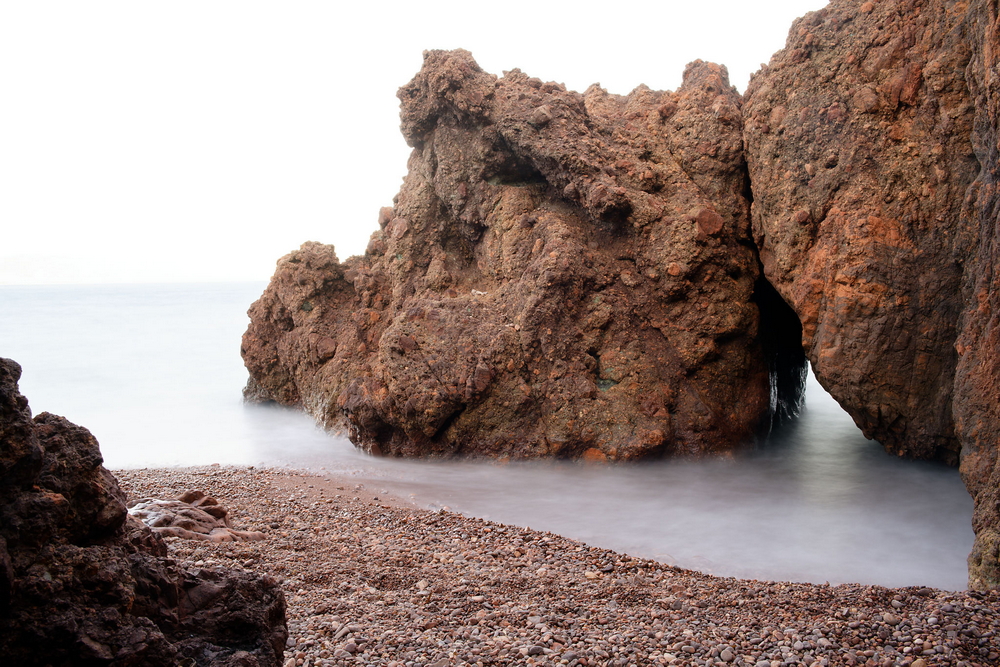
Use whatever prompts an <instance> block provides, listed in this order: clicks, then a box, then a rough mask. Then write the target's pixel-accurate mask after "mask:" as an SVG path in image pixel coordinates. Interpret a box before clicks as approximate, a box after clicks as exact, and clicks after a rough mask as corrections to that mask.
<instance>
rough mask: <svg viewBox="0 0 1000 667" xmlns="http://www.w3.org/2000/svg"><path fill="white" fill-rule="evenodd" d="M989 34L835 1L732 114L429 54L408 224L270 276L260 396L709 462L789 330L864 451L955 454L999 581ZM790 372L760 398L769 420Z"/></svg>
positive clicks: (409, 106)
mask: <svg viewBox="0 0 1000 667" xmlns="http://www.w3.org/2000/svg"><path fill="white" fill-rule="evenodd" d="M998 25H1000V19H998V16H997V9H996V7H995V5H994V4H993V3H989V2H986V1H985V0H974V1H973V2H969V3H967V2H958V1H957V0H956V1H952V0H881V1H879V2H858V1H857V0H833V2H831V3H830V5H829V6H827V7H826V8H825V9H823V10H820V11H818V12H813V13H811V14H809V15H807V16H806V17H804V18H802V19H800V20H799V21H797V22H796V23H795V24H794V26H793V28H792V31H791V33H790V36H789V40H788V44H787V46H786V48H785V49H784V50H783V51H781V52H779V53H778V54H776V55H775V57H774V58H773V59H772V61H771V64H770V65H768V66H766V67H765V68H764V69H763V70H762V71H761V72H759V73H758V74H757V75H756V76H755V77H754V78H753V80H752V81H751V84H750V87H749V88H748V91H747V95H746V98H745V100H741V99H740V98H739V97H738V96H737V95H736V94H735V93H733V92H732V91H731V89H730V88H729V86H728V83H726V81H725V77H724V75H723V74H722V72H721V71H720V70H719V69H718V68H716V67H715V66H711V65H706V64H704V63H695V64H694V65H692V66H691V68H690V69H689V71H688V73H687V76H686V79H685V83H684V86H683V87H682V88H681V89H680V90H679V91H677V92H676V93H657V92H653V91H649V90H647V89H645V88H640V89H638V90H637V91H635V92H633V93H632V94H631V95H629V96H628V97H624V98H623V97H616V96H611V95H607V94H606V93H604V92H603V91H601V90H600V89H598V88H592V89H590V90H588V91H587V92H586V93H585V94H584V95H582V96H580V95H577V94H575V93H570V92H566V91H564V90H563V89H562V88H561V87H560V86H558V85H555V84H543V83H542V82H540V81H538V80H533V79H529V78H527V77H526V76H525V75H523V74H521V73H520V72H518V71H515V72H512V73H510V74H508V75H507V76H505V77H504V78H502V79H496V78H494V77H491V76H490V75H488V74H484V73H483V72H481V71H480V70H479V68H478V67H476V65H475V63H474V62H473V61H472V60H471V58H470V57H469V56H468V54H465V53H464V52H451V53H443V52H432V53H430V54H428V57H427V61H426V64H425V68H424V70H423V71H422V72H421V73H420V74H419V75H418V76H417V78H416V79H414V81H413V82H412V83H411V84H409V85H408V86H406V87H404V88H403V89H402V90H401V91H400V96H401V98H402V100H403V114H402V115H403V131H404V134H405V135H406V137H407V140H408V142H409V143H410V144H411V145H412V146H413V147H414V149H415V150H414V153H413V156H412V158H411V161H410V174H409V176H408V177H407V181H406V184H405V185H404V188H403V190H402V192H401V193H400V195H399V197H398V198H397V201H396V204H395V206H394V207H393V208H392V209H387V210H384V211H383V213H382V215H381V218H380V225H381V231H380V232H377V233H376V234H375V235H374V236H373V238H372V241H371V244H370V246H369V249H368V252H367V253H366V255H365V256H364V257H362V258H352V259H351V260H349V261H348V262H346V263H344V264H340V263H339V262H338V261H337V258H336V256H335V255H334V253H333V249H332V248H329V247H325V246H320V245H317V244H306V245H305V246H303V248H302V249H301V250H299V251H297V252H295V253H292V254H291V255H289V256H288V257H286V258H284V259H283V260H282V261H281V262H280V263H279V267H278V271H277V273H276V274H275V278H274V280H273V281H272V284H271V286H270V287H269V288H268V290H267V292H266V293H265V294H264V296H263V297H262V298H261V300H260V301H258V302H257V304H255V305H254V307H253V309H252V310H251V316H252V324H251V327H250V330H249V331H248V332H247V335H246V336H245V337H244V350H243V351H244V355H245V358H246V361H247V366H248V368H249V369H250V371H251V376H252V379H251V382H250V384H249V385H248V388H247V395H248V396H250V397H254V398H258V399H274V400H277V401H279V402H282V403H286V404H297V405H302V406H304V407H305V408H306V409H307V410H309V411H310V412H312V413H313V414H314V415H316V416H317V417H318V418H319V419H320V420H321V421H323V422H324V423H326V424H327V425H331V426H341V425H346V426H347V427H348V429H349V430H350V433H351V435H352V438H353V439H354V440H355V442H357V443H359V444H360V445H361V446H363V447H365V448H366V449H369V450H370V451H380V450H381V451H386V452H391V453H395V454H408V455H413V454H426V453H441V454H451V453H479V454H493V455H517V456H571V457H576V456H583V457H585V458H597V459H603V458H637V457H641V456H648V455H651V454H661V453H665V454H671V453H702V452H711V451H720V450H725V449H728V448H731V447H732V446H733V445H734V443H736V442H738V441H739V440H740V439H741V438H742V437H744V436H745V435H746V434H747V433H749V432H750V430H751V429H752V427H753V425H754V424H755V423H757V422H758V421H759V420H760V419H761V415H763V414H764V411H765V409H766V403H767V401H766V400H765V397H764V396H763V394H762V390H763V389H764V388H765V387H766V386H767V381H766V378H765V377H764V376H765V373H766V370H767V368H768V367H770V369H771V370H772V371H774V370H775V369H776V368H777V369H782V368H783V369H784V370H785V371H788V370H789V369H796V368H798V361H797V359H800V357H797V356H796V355H798V354H800V353H799V352H798V350H797V348H796V345H795V344H794V341H795V340H797V339H798V338H799V337H801V340H802V344H803V346H804V348H805V351H806V353H807V355H808V357H809V360H810V361H811V362H812V365H813V368H814V370H815V372H816V376H817V378H818V379H819V380H820V382H821V383H822V384H823V385H824V387H826V389H827V390H828V391H829V392H830V393H831V394H832V395H833V396H834V398H836V399H837V400H838V402H839V403H840V404H841V405H842V406H844V407H845V408H846V409H847V411H848V412H849V413H850V414H851V415H852V417H853V418H854V420H855V422H857V424H858V425H859V426H860V427H861V429H862V430H863V431H864V433H865V434H866V435H867V436H869V437H870V438H874V439H876V440H878V441H879V442H880V443H882V445H883V446H884V447H885V448H886V449H887V450H889V451H890V452H893V453H895V454H898V455H902V456H909V457H916V458H925V459H936V460H941V461H945V462H948V463H951V464H955V463H958V462H959V459H961V471H962V475H963V478H964V480H965V483H966V485H967V487H968V488H969V490H970V493H971V494H972V495H973V497H974V499H975V502H976V510H975V518H974V527H975V530H976V534H977V542H976V547H975V549H974V551H973V554H972V555H971V557H970V575H971V578H970V583H971V585H972V586H974V587H977V588H986V587H997V586H1000V490H998V489H1000V456H998V451H1000V401H998V396H1000V359H998V353H1000V276H998V273H997V271H998V269H997V267H998V266H1000V232H998V223H997V219H998V211H1000V185H998V182H997V169H998V168H997V158H998V152H1000V143H998V142H1000V132H998V128H997V125H998V122H1000V121H998V120H997V119H998V117H1000V101H998V99H1000V98H998V84H997V80H996V74H995V72H996V70H997V65H998V63H997V60H998V56H997V54H998V53H1000V37H998V30H1000V28H998ZM741 141H742V142H743V144H742V145H745V160H746V166H747V168H748V170H749V175H750V179H749V184H748V183H747V181H746V180H745V178H744V176H743V174H742V170H743V168H744V165H743V160H744V155H743V152H742V148H741V146H742V145H741ZM748 185H752V196H751V194H750V193H749V192H748V191H747V187H748ZM751 200H752V202H753V203H752V229H751V231H749V232H748V228H747V222H746V210H747V206H748V202H749V201H751ZM751 237H752V238H751ZM755 250H756V252H759V261H760V264H761V265H762V266H763V274H764V276H765V277H766V281H765V280H760V281H758V282H757V284H756V289H755V288H754V281H755V280H757V277H758V276H757V268H756V266H757V264H756V262H757V259H758V258H757V257H755V255H754V253H755ZM771 285H773V289H776V293H775V292H774V291H772V288H771ZM785 302H787V304H788V305H790V306H791V309H792V310H793V311H794V313H795V314H797V318H796V317H795V316H794V315H791V314H790V311H789V310H788V309H787V308H786V307H785V305H784V304H785ZM799 327H801V328H799ZM800 334H801V336H800ZM762 359H766V360H767V362H766V363H765V362H762ZM800 379H801V378H800V377H799V376H797V375H796V373H793V372H785V373H784V374H781V373H779V374H778V375H777V376H776V377H775V378H774V379H772V384H774V385H775V386H777V387H780V388H781V392H780V393H781V395H780V396H779V397H778V399H779V400H778V401H777V404H778V407H779V412H781V410H780V406H781V405H782V404H785V405H786V406H790V407H787V408H786V409H785V410H784V412H785V413H788V412H792V411H794V406H795V399H796V397H797V392H798V391H799V389H800V388H801V383H800ZM774 407H775V405H774V402H773V401H772V409H773V408H774Z"/></svg>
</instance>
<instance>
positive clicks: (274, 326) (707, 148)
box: [242, 51, 769, 460]
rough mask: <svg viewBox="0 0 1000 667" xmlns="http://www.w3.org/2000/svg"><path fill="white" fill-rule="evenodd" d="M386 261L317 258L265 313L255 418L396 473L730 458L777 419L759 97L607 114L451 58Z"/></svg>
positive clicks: (259, 320)
mask: <svg viewBox="0 0 1000 667" xmlns="http://www.w3.org/2000/svg"><path fill="white" fill-rule="evenodd" d="M399 97H400V99H401V100H402V113H401V115H402V129H403V134H404V136H405V137H406V140H407V142H408V143H409V144H410V145H411V146H412V147H413V148H414V150H413V153H412V156H411V157H410V160H409V174H408V176H407V177H406V180H405V183H404V185H403V188H402V190H401V192H400V193H399V195H398V196H397V198H396V200H395V205H394V206H393V207H392V208H389V209H383V211H382V213H381V214H380V216H379V223H380V231H378V232H376V233H375V234H374V235H373V236H372V239H371V242H370V243H369V246H368V251H367V252H366V253H365V255H364V256H363V257H354V258H351V259H349V260H348V261H346V262H344V263H343V264H341V263H339V262H338V260H337V257H336V255H335V254H334V250H333V248H332V247H330V246H323V245H319V244H315V243H307V244H305V245H303V246H302V248H301V249H300V250H298V251H296V252H293V253H291V254H289V255H288V256H286V257H284V258H282V259H281V260H280V261H279V263H278V268H277V271H276V273H275V275H274V278H273V279H272V281H271V284H270V285H269V286H268V288H267V290H266V291H265V293H264V294H263V296H262V297H261V299H260V300H259V301H257V302H256V303H255V304H254V305H253V306H252V308H251V309H250V316H251V324H250V327H249V329H248V331H247V333H246V335H245V336H244V339H243V348H242V352H243V356H244V359H245V362H246V365H247V368H248V369H249V371H250V374H251V380H250V383H249V385H248V388H247V392H246V394H247V396H248V398H252V399H257V400H261V399H265V400H266V399H273V400H275V401H278V402H280V403H283V404H287V405H299V406H302V407H303V408H305V409H306V410H307V411H309V412H310V413H311V414H313V415H314V416H315V417H316V418H317V419H318V420H319V421H321V422H322V423H324V424H325V425H327V426H330V427H334V428H342V427H346V429H347V430H348V431H349V434H350V436H351V439H352V440H353V441H354V442H355V444H357V445H358V446H360V447H362V448H364V449H366V450H368V451H371V452H381V453H385V454H392V455H431V454H433V455H455V454H472V455H488V456H513V457H540V456H549V457H570V458H577V457H580V456H582V455H584V453H585V452H588V451H589V452H590V454H588V455H587V456H588V458H591V459H593V458H600V457H601V456H603V457H606V458H608V459H612V460H614V459H635V458H641V457H649V456H658V455H662V454H697V453H704V452H710V451H719V450H726V449H730V448H732V447H734V446H736V445H737V444H738V443H740V442H741V441H744V440H745V439H746V438H747V437H748V436H749V435H750V434H751V432H752V431H753V429H754V428H755V427H756V426H757V425H758V423H759V422H760V421H761V420H762V418H764V417H765V416H766V414H767V412H768V408H769V401H768V399H769V396H768V373H767V365H766V363H765V361H764V355H763V353H762V350H761V340H760V338H759V331H758V329H759V313H758V308H757V305H756V304H755V303H754V301H753V292H754V284H755V281H756V280H757V277H758V269H757V259H756V255H755V252H754V250H753V248H752V242H751V238H750V229H749V217H748V213H749V212H748V207H749V202H748V199H747V183H746V178H745V165H744V161H743V151H742V136H741V130H742V128H741V113H740V98H739V96H738V94H737V93H736V92H735V90H734V89H733V88H732V87H731V86H730V85H729V82H728V80H727V76H726V72H725V69H724V68H721V67H719V66H717V65H712V64H708V63H702V62H696V63H693V64H692V65H690V66H689V67H688V69H687V71H686V72H685V77H684V83H683V85H682V86H681V88H680V89H679V90H678V91H677V92H656V91H652V90H649V89H648V88H645V87H640V88H638V89H636V90H635V91H633V92H632V93H631V94H630V95H628V96H626V97H620V96H616V95H610V94H608V93H607V92H605V91H604V90H602V89H600V88H598V87H596V86H595V87H591V88H590V89H588V90H587V91H586V93H584V94H582V95H581V94H579V93H576V92H571V91H567V90H565V88H564V87H563V86H561V85H559V84H554V83H542V82H541V81H539V80H538V79H533V78H530V77H528V76H527V75H525V74H523V73H521V72H520V71H518V70H514V71H512V72H509V73H507V74H506V75H505V76H504V77H502V78H497V77H495V76H493V75H491V74H487V73H485V72H483V71H482V70H481V69H480V68H479V67H478V65H477V64H476V63H475V61H473V59H472V57H471V56H470V54H468V53H467V52H465V51H450V52H443V51H431V52H428V53H427V54H425V62H424V67H423V69H422V70H421V72H420V73H419V74H418V75H417V76H416V78H414V79H413V81H412V82H410V83H409V84H408V85H406V86H404V87H403V88H402V89H401V90H400V92H399Z"/></svg>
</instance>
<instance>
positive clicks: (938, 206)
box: [744, 0, 1000, 588]
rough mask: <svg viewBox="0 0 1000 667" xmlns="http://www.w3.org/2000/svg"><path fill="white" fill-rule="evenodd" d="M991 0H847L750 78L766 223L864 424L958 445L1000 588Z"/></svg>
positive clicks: (775, 275)
mask: <svg viewBox="0 0 1000 667" xmlns="http://www.w3.org/2000/svg"><path fill="white" fill-rule="evenodd" d="M998 49H1000V38H998V16H997V9H996V7H995V5H994V4H993V3H990V2H985V1H977V2H972V3H964V2H945V1H941V0H897V1H894V2H887V1H883V2H865V3H863V4H860V5H859V4H858V3H857V2H848V1H843V0H835V1H834V2H832V3H831V4H830V5H829V6H828V7H827V8H826V9H824V10H821V11H819V12H815V13H812V14H809V15H807V16H806V17H804V18H803V19H801V20H799V21H798V22H797V23H796V24H795V25H794V26H793V27H792V31H791V34H790V36H789V41H788V45H787V47H786V48H785V49H784V50H783V51H781V52H779V53H778V54H776V55H775V57H774V58H773V59H772V61H771V64H770V65H769V66H768V67H766V68H765V69H764V70H763V71H761V72H760V73H758V74H757V75H756V76H755V77H754V79H753V81H752V82H751V85H750V87H749V89H748V91H747V95H746V99H745V103H744V112H745V114H744V115H745V125H746V127H745V137H746V142H747V161H748V164H749V168H750V174H751V179H752V182H753V183H754V187H753V192H754V197H755V200H754V204H753V225H754V237H755V241H756V243H757V246H758V247H759V248H760V253H761V258H762V260H763V265H764V272H765V275H766V276H767V278H768V280H770V281H771V282H772V283H773V284H774V285H775V287H776V288H777V289H778V291H779V292H780V293H781V294H782V296H783V297H784V298H785V299H786V300H787V301H788V303H790V304H791V305H792V307H793V308H794V309H795V311H796V312H797V313H798V314H799V316H800V317H801V319H802V324H803V341H804V344H805V347H806V350H807V352H808V354H809V357H810V360H811V362H812V364H813V368H814V370H815V372H816V376H817V378H818V379H819V380H820V382H822V383H823V384H824V386H825V387H826V388H827V389H828V390H829V391H830V393H831V394H832V395H833V396H834V397H835V398H836V399H837V400H838V401H839V402H840V403H841V405H843V406H844V407H845V408H846V409H847V410H848V412H850V413H851V415H852V416H853V417H854V419H855V421H856V422H857V423H858V425H859V426H861V428H862V429H863V430H864V432H865V434H866V435H868V436H869V437H873V438H875V439H877V440H879V441H880V442H881V443H882V444H883V445H884V446H885V447H886V448H887V449H888V450H889V451H891V452H895V453H898V454H900V455H905V456H913V457H919V458H936V459H942V460H945V461H947V462H949V463H955V462H957V461H958V460H959V458H960V459H961V472H962V476H963V479H964V481H965V484H966V486H967V488H968V489H969V492H970V493H971V494H972V496H973V499H974V501H975V514H974V518H973V527H974V529H975V532H976V543H975V546H974V549H973V552H972V554H971V555H970V558H969V574H970V577H969V583H970V586H971V587H973V588H996V587H998V586H1000V495H998V493H1000V492H998V489H1000V467H998V450H1000V403H998V397H1000V325H998V316H1000V276H998V274H997V267H998V266H1000V250H998V243H1000V237H998V224H997V219H998V218H997V216H998V211H1000V196H998V185H997V169H998V167H997V158H998V140H1000V132H998V128H997V125H998V120H997V119H998V117H1000V116H998V114H1000V96H998V93H1000V88H998V84H997V80H996V74H995V72H996V68H997V64H998V55H997V54H998V53H1000V51H998Z"/></svg>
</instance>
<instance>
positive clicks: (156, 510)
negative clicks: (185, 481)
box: [128, 490, 264, 542]
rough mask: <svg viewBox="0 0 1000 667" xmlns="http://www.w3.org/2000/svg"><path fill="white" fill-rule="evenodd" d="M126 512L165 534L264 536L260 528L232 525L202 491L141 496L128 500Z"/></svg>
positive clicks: (214, 538) (229, 538)
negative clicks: (165, 496)
mask: <svg viewBox="0 0 1000 667" xmlns="http://www.w3.org/2000/svg"><path fill="white" fill-rule="evenodd" d="M128 513H129V515H130V516H134V517H135V518H137V519H139V520H140V521H142V522H143V523H144V524H146V525H147V526H149V528H150V530H152V531H153V532H154V533H156V534H157V535H161V536H164V537H166V536H171V537H179V538H181V539H184V540H208V541H210V542H243V541H246V540H249V541H252V542H257V541H260V540H263V539H264V533H261V532H259V531H256V530H236V529H235V528H233V526H232V524H230V522H229V511H228V510H227V509H226V508H225V507H223V506H222V505H220V504H219V501H218V500H216V499H215V498H213V497H212V496H209V495H206V494H205V493H204V492H203V491H194V490H189V491H185V492H184V493H182V494H181V495H180V496H179V497H178V498H176V499H175V500H164V499H161V498H142V499H140V500H136V501H134V502H130V503H129V508H128Z"/></svg>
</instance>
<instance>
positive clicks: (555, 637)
mask: <svg viewBox="0 0 1000 667" xmlns="http://www.w3.org/2000/svg"><path fill="white" fill-rule="evenodd" d="M211 472H212V473H213V474H212V476H211V479H210V480H208V479H206V469H205V468H188V469H171V470H127V471H119V472H116V473H115V474H116V476H117V477H118V478H119V482H120V484H121V486H122V488H123V489H124V490H125V491H126V492H127V493H128V495H129V496H130V497H132V498H139V497H145V496H159V497H173V495H176V494H177V493H180V492H183V491H184V490H186V489H189V488H200V489H202V490H204V491H205V492H206V493H209V494H211V495H212V496H214V497H216V498H218V499H219V500H220V502H223V503H225V505H226V506H227V507H228V508H229V510H230V518H231V519H232V522H233V525H234V527H236V528H238V529H245V530H258V531H261V532H263V533H265V539H264V540H263V541H261V542H228V543H219V544H216V543H209V542H205V541H199V542H197V543H195V542H192V541H189V540H181V539H177V538H172V539H168V540H167V541H166V542H167V547H168V549H169V551H170V552H171V555H172V556H173V557H174V558H176V559H178V560H180V561H187V562H190V563H193V562H195V561H199V560H201V561H203V562H204V563H208V562H210V561H214V562H216V563H218V564H219V565H223V566H227V567H241V568H243V567H247V566H246V563H248V562H250V563H251V564H252V565H253V567H254V568H257V569H259V570H260V571H262V572H267V573H269V574H271V575H272V576H274V577H275V578H278V579H279V581H280V582H281V585H282V587H283V588H284V590H285V595H286V598H287V600H288V628H289V633H290V636H289V639H288V641H287V642H286V647H287V649H288V650H287V652H286V654H285V661H284V663H283V665H284V667H296V665H297V664H302V665H304V666H306V665H308V666H311V667H346V666H347V665H352V666H354V665H357V666H359V667H360V666H365V667H475V666H477V665H515V664H516V665H526V666H531V665H534V666H535V667H555V666H556V665H560V666H561V665H567V666H570V665H572V667H577V666H578V667H593V666H594V665H606V666H608V667H628V666H630V665H636V666H637V667H638V666H639V665H650V666H652V667H658V666H660V665H668V664H673V665H674V667H679V666H680V665H682V664H683V665H706V666H707V665H716V666H717V665H720V664H725V665H734V666H735V665H739V666H741V667H742V666H749V665H754V666H756V667H790V666H791V665H796V666H798V665H809V666H810V667H828V666H831V665H841V664H856V665H862V664H865V663H867V664H873V665H896V664H898V665H902V664H907V663H908V664H909V666H910V667H932V666H936V665H945V664H948V665H955V666H956V667H958V666H960V665H965V666H967V667H972V666H973V665H983V664H996V663H997V661H998V660H1000V648H998V644H997V634H998V633H1000V613H998V606H1000V594H997V593H990V594H983V595H978V594H969V593H964V592H962V593H949V592H945V591H937V590H933V589H927V588H919V589H918V588H911V589H906V588H903V589H885V588H882V587H878V586H863V585H860V584H845V585H840V586H829V585H823V586H819V585H811V584H796V583H781V582H768V581H744V580H738V579H731V578H715V577H712V576H709V575H706V574H701V573H698V572H692V571H688V570H682V569H679V568H675V567H672V566H669V565H666V564H663V563H657V562H655V561H650V560H645V559H639V558H633V557H631V556H628V555H626V554H621V553H615V552H613V551H608V550H606V549H598V548H594V547H590V546H588V545H586V544H582V543H580V542H576V541H573V540H568V539H564V538H562V537H559V536H557V535H552V534H549V533H542V532H538V531H533V530H530V529H526V528H519V527H516V526H505V525H501V524H496V523H491V522H488V521H482V520H479V519H474V518H469V517H464V516H461V515H458V514H454V513H451V512H448V511H440V512H429V511H426V510H422V509H416V508H413V507H412V506H408V504H407V503H406V502H405V501H402V500H394V499H392V498H390V497H388V496H387V495H386V493H385V491H379V496H378V497H379V499H380V500H379V501H375V500H374V497H373V496H372V495H368V494H370V493H371V492H369V491H366V490H364V489H363V488H358V487H357V486H354V484H355V483H354V482H353V481H351V480H344V479H340V480H337V479H336V478H330V476H329V475H326V477H325V478H318V477H312V476H309V475H308V474H307V473H295V472H292V471H287V470H267V469H257V470H253V471H251V470H250V469H247V468H235V467H233V468H228V467H221V468H213V469H211ZM206 482H209V483H208V484H206ZM310 484H311V485H313V486H314V487H315V488H309V485H310ZM338 484H339V485H340V486H343V487H345V488H351V487H354V488H355V490H356V492H358V493H364V494H366V495H365V497H364V498H361V497H360V496H359V500H358V501H347V500H343V501H341V502H340V503H338V504H336V505H329V504H326V503H323V502H317V501H319V500H322V499H323V497H324V495H323V493H324V490H325V493H326V494H327V495H333V492H334V491H335V490H336V488H337V485H338ZM341 490H343V489H341ZM473 538H475V540H474V541H473ZM893 601H895V602H899V603H900V604H899V605H898V606H897V605H895V604H892V602H893ZM887 608H889V609H893V612H892V613H887V612H886V611H885V610H886V609H887ZM298 656H302V658H298ZM911 659H912V662H911Z"/></svg>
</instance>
